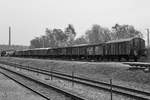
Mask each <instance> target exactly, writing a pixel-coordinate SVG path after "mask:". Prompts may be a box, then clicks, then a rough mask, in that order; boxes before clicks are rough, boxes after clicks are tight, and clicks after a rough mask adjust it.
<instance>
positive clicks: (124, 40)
mask: <svg viewBox="0 0 150 100" xmlns="http://www.w3.org/2000/svg"><path fill="white" fill-rule="evenodd" d="M135 38H139V37H132V38H127V39H119V40H112V41H108V42H106V43H118V42H127V41H131V40H132V39H135Z"/></svg>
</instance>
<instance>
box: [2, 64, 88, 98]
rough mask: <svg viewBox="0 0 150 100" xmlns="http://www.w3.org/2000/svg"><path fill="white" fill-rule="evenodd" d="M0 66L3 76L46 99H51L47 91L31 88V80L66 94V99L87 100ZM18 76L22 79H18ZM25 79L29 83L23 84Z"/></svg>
mask: <svg viewBox="0 0 150 100" xmlns="http://www.w3.org/2000/svg"><path fill="white" fill-rule="evenodd" d="M0 68H1V69H2V70H3V71H0V73H2V74H4V75H5V76H7V77H9V78H10V79H12V80H14V81H16V82H17V83H19V84H21V85H23V86H24V87H26V88H28V89H30V90H31V91H33V92H35V93H37V94H38V95H40V96H42V97H44V98H45V99H46V100H52V99H51V98H50V97H49V96H48V94H49V93H46V92H45V91H37V90H35V89H33V88H32V87H31V86H29V85H31V84H32V82H34V83H36V85H37V84H38V86H42V87H44V88H45V89H52V90H54V91H56V92H58V93H59V94H60V93H61V94H63V95H64V96H66V99H67V100H89V99H87V98H85V97H83V96H81V95H79V94H75V93H72V92H71V91H67V90H64V89H61V88H59V87H57V86H55V85H52V84H48V83H45V82H43V81H41V80H39V79H35V77H32V76H30V75H26V74H23V73H20V72H17V71H13V70H10V69H8V68H5V67H2V66H0ZM19 78H20V79H22V80H21V81H20V80H19ZM27 81H30V83H28V84H29V85H26V84H25V83H26V82H27ZM38 86H36V87H38ZM45 89H44V90H45ZM59 94H58V95H59ZM66 99H64V100H66Z"/></svg>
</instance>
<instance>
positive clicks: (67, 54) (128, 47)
mask: <svg viewBox="0 0 150 100" xmlns="http://www.w3.org/2000/svg"><path fill="white" fill-rule="evenodd" d="M145 51H146V49H145V41H144V39H142V38H139V37H134V38H128V39H120V40H113V41H108V42H104V43H100V44H92V45H88V44H84V45H83V44H82V45H75V46H70V47H58V48H36V49H28V50H21V51H15V52H14V53H13V54H12V55H11V56H14V57H38V58H60V59H78V60H79V59H86V60H87V59H91V60H92V59H93V60H99V61H101V60H104V59H107V60H113V59H118V60H119V61H120V60H121V59H126V60H127V61H128V60H130V59H132V60H134V61H137V59H138V58H140V57H141V56H144V55H146V54H145Z"/></svg>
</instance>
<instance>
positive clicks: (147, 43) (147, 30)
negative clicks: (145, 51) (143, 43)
mask: <svg viewBox="0 0 150 100" xmlns="http://www.w3.org/2000/svg"><path fill="white" fill-rule="evenodd" d="M146 30H147V46H148V47H149V29H148V28H147V29H146Z"/></svg>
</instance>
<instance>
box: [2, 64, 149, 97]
mask: <svg viewBox="0 0 150 100" xmlns="http://www.w3.org/2000/svg"><path fill="white" fill-rule="evenodd" d="M0 63H2V64H6V65H10V66H12V67H17V68H22V69H25V70H30V71H33V72H37V73H40V74H44V75H49V76H51V77H56V78H61V79H64V80H68V81H73V82H76V83H79V84H84V85H87V86H91V87H94V88H98V89H103V90H106V91H112V92H113V93H116V94H120V95H125V96H128V97H131V98H135V99H138V100H150V92H146V91H141V90H136V89H131V88H127V87H123V86H118V85H110V84H108V83H104V82H99V81H94V80H90V79H85V78H80V77H76V76H71V75H67V74H62V73H58V72H54V71H53V72H52V71H47V70H44V69H37V68H34V67H31V66H24V65H21V64H14V63H7V62H0ZM110 87H112V90H110Z"/></svg>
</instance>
